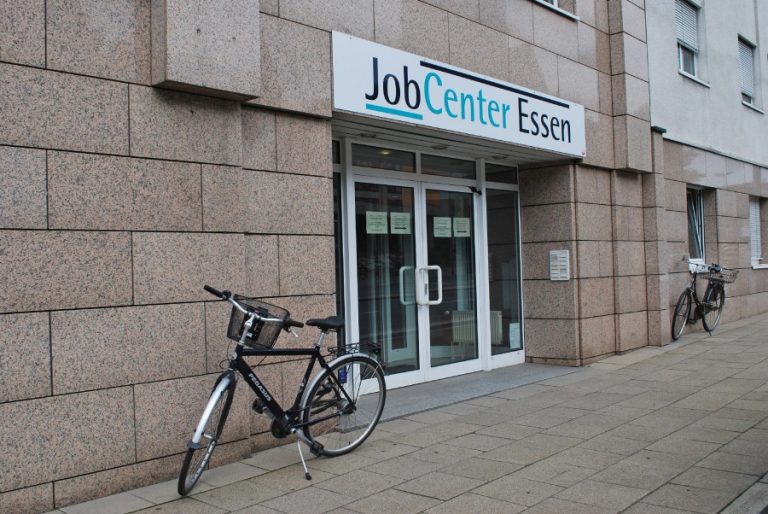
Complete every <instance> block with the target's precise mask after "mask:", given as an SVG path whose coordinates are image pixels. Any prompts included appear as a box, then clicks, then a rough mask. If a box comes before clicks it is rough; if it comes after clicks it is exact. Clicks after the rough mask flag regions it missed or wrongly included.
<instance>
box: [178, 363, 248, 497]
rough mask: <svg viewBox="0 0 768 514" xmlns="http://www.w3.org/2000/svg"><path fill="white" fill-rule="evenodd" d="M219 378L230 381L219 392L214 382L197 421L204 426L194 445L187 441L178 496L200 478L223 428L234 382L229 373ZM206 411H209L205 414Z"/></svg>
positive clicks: (232, 395)
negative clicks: (204, 407) (187, 447)
mask: <svg viewBox="0 0 768 514" xmlns="http://www.w3.org/2000/svg"><path fill="white" fill-rule="evenodd" d="M222 380H228V381H229V382H228V384H226V385H225V386H224V388H223V389H222V390H221V391H220V392H218V393H217V391H218V390H219V385H220V383H221V380H219V381H218V382H217V384H216V387H214V389H213V392H211V396H210V398H209V399H208V403H207V404H206V409H205V410H204V411H203V415H202V416H201V417H200V421H199V422H198V424H197V426H198V427H199V426H201V425H202V426H203V427H204V429H203V435H202V437H201V439H200V443H199V444H193V442H190V444H189V449H188V450H187V454H186V455H185V456H184V462H183V463H182V465H181V471H180V472H179V482H178V486H177V491H178V493H179V494H180V495H181V496H186V495H187V494H189V492H190V491H191V490H192V489H193V488H194V487H195V484H197V481H198V480H200V477H201V476H202V475H203V472H204V471H205V469H206V466H207V465H208V463H209V462H210V459H211V455H213V450H215V449H216V445H217V444H218V442H219V438H220V437H221V433H222V432H223V431H224V424H225V423H226V422H227V416H228V415H229V409H230V407H231V406H232V398H233V397H234V395H235V384H236V382H235V381H234V380H233V379H231V378H230V377H229V376H225V377H224V378H223V379H222ZM212 402H213V404H212V408H211V409H210V410H209V409H208V406H209V405H211V403H212ZM206 412H208V415H207V416H206ZM190 471H191V474H190Z"/></svg>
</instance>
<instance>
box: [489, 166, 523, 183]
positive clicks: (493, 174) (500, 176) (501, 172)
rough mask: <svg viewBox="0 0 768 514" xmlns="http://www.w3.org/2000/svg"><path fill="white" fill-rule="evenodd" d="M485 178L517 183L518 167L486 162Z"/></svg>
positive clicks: (490, 180) (492, 180) (491, 180)
mask: <svg viewBox="0 0 768 514" xmlns="http://www.w3.org/2000/svg"><path fill="white" fill-rule="evenodd" d="M485 180H486V181H487V182H503V183H504V184H517V168H516V167H514V166H503V165H500V164H490V163H489V164H486V165H485Z"/></svg>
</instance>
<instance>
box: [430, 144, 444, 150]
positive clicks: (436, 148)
mask: <svg viewBox="0 0 768 514" xmlns="http://www.w3.org/2000/svg"><path fill="white" fill-rule="evenodd" d="M432 148H433V149H434V150H446V149H447V148H448V145H434V146H433V147H432Z"/></svg>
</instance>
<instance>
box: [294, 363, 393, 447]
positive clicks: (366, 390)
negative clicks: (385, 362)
mask: <svg viewBox="0 0 768 514" xmlns="http://www.w3.org/2000/svg"><path fill="white" fill-rule="evenodd" d="M340 375H345V376H346V382H345V380H344V379H343V378H341V379H340V378H339V377H340ZM340 382H345V384H344V386H345V391H347V394H348V395H349V397H350V399H351V400H352V402H351V405H350V402H349V400H348V399H347V396H345V395H344V394H343V393H342V392H341V390H340V389H339V383H340ZM386 397H387V387H386V382H385V380H384V371H383V370H382V368H381V365H380V364H379V363H378V362H377V361H376V360H375V359H373V358H371V357H368V356H366V355H360V354H356V355H355V354H353V355H345V356H343V357H340V358H338V359H336V360H335V361H333V362H331V363H330V365H329V369H325V370H323V371H322V372H321V373H320V374H319V375H318V376H317V378H315V380H313V383H312V384H311V386H310V387H309V389H308V393H307V394H306V395H305V397H304V401H303V402H302V405H301V409H302V423H307V425H306V426H305V427H304V428H303V431H304V434H305V435H306V436H307V438H309V439H310V440H311V441H312V442H313V443H320V445H322V450H320V451H319V454H320V455H324V456H327V457H336V456H338V455H344V454H345V453H349V452H351V451H352V450H354V449H355V448H357V447H358V446H360V445H361V444H362V443H363V441H365V440H366V439H367V438H368V436H369V435H371V433H372V432H373V430H374V428H376V424H377V423H378V422H379V419H380V418H381V413H382V411H383V410H384V402H385V401H386Z"/></svg>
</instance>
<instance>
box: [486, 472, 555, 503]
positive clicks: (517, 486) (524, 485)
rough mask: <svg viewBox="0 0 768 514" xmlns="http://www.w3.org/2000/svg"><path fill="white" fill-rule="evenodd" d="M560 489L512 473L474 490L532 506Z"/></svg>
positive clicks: (499, 498)
mask: <svg viewBox="0 0 768 514" xmlns="http://www.w3.org/2000/svg"><path fill="white" fill-rule="evenodd" d="M562 490H563V488H562V487H558V486H556V485H551V484H545V483H543V482H535V481H533V480H528V479H525V478H520V477H517V476H515V475H514V474H513V475H508V476H505V477H502V478H499V479H497V480H494V481H493V482H491V483H489V484H486V485H484V486H482V487H478V488H477V489H475V490H474V492H475V493H477V494H481V495H483V496H488V497H490V498H495V499H497V500H504V501H509V502H513V503H518V504H520V505H525V506H527V507H532V506H533V505H536V504H537V503H539V502H540V501H542V500H545V499H547V498H549V497H550V496H553V495H555V494H557V493H559V492H560V491H562Z"/></svg>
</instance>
